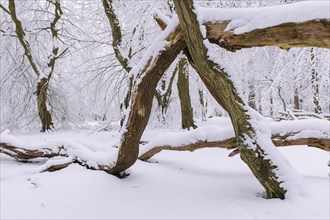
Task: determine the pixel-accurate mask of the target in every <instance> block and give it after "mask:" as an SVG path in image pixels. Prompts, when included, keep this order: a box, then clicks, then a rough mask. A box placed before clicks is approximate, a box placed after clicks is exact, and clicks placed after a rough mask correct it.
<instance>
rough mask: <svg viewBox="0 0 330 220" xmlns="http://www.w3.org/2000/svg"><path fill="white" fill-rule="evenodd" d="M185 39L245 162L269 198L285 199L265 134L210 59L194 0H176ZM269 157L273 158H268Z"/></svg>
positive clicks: (225, 75)
mask: <svg viewBox="0 0 330 220" xmlns="http://www.w3.org/2000/svg"><path fill="white" fill-rule="evenodd" d="M174 3H175V8H176V12H177V14H178V17H179V21H180V25H181V28H182V30H183V32H184V36H185V40H186V42H187V46H188V49H189V52H190V55H191V57H192V60H193V61H194V63H195V65H196V66H195V67H196V69H197V70H198V74H199V75H200V77H201V78H202V80H203V82H204V83H205V85H206V86H207V88H208V89H209V90H210V92H211V94H212V95H213V97H214V98H215V99H216V100H217V101H218V103H219V104H220V105H221V106H222V107H223V108H224V109H225V110H226V111H227V112H228V113H229V115H230V118H231V120H232V123H233V127H234V130H235V134H236V139H237V145H238V149H239V151H240V155H241V158H242V160H243V161H244V162H245V163H246V164H247V165H248V166H249V168H250V169H251V170H252V172H253V174H254V175H255V176H256V178H257V179H258V180H259V182H260V183H261V184H262V185H263V187H264V188H265V189H266V193H267V197H268V198H281V199H284V198H285V193H286V190H285V189H284V188H283V187H281V186H280V180H279V177H278V175H277V173H276V170H277V169H278V167H277V166H276V164H275V163H274V161H271V160H270V159H266V157H267V153H266V152H265V150H264V148H263V147H262V146H261V145H262V144H263V143H259V141H258V138H259V136H260V135H261V134H260V133H259V132H256V128H255V127H254V126H255V125H254V126H253V125H252V124H251V123H250V120H251V116H250V115H249V113H248V111H247V108H246V104H245V103H244V102H243V101H242V99H241V98H240V97H239V96H238V94H237V91H236V89H235V87H234V85H233V83H232V81H231V80H230V79H229V76H228V74H227V73H226V72H224V71H223V70H222V69H218V68H217V65H216V64H215V63H213V62H212V61H210V60H208V59H207V57H208V55H207V48H206V47H205V45H204V43H203V36H202V34H201V31H200V27H199V24H198V22H197V16H196V14H195V12H194V6H193V1H192V0H186V1H180V0H174ZM268 158H269V157H268Z"/></svg>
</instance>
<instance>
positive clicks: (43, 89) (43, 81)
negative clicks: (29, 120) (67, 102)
mask: <svg viewBox="0 0 330 220" xmlns="http://www.w3.org/2000/svg"><path fill="white" fill-rule="evenodd" d="M54 5H55V17H54V20H53V21H52V22H51V23H50V29H51V33H52V37H53V40H56V38H57V31H58V30H57V29H55V25H56V23H57V22H58V21H59V19H60V17H61V15H62V10H61V7H60V3H59V1H55V3H54ZM8 8H9V12H10V16H11V18H12V20H13V21H14V23H15V27H16V29H15V31H16V35H17V38H18V40H19V42H20V43H21V45H22V47H23V49H24V55H25V56H26V57H27V59H28V61H29V63H30V65H31V68H32V70H33V71H34V72H35V74H36V75H37V76H38V78H39V82H38V84H37V91H36V94H37V97H38V98H37V106H38V115H39V118H40V120H41V125H42V128H41V131H42V132H44V131H46V130H50V129H52V128H53V122H52V116H51V114H50V112H49V111H48V109H47V91H48V83H49V79H50V77H51V75H52V72H53V70H54V67H55V62H56V60H57V59H58V58H59V57H61V56H62V55H63V54H64V53H65V52H66V50H64V51H63V52H62V53H61V54H60V55H58V47H53V50H52V52H53V54H52V56H51V58H50V60H49V63H48V67H50V68H51V71H50V73H49V75H48V77H43V78H41V76H42V75H43V74H41V70H40V69H39V67H38V65H37V62H36V60H35V58H34V56H33V55H32V52H31V48H30V44H29V42H28V41H27V40H26V39H25V31H24V28H23V25H22V22H21V21H20V20H19V19H18V17H17V14H16V6H15V0H9V6H8Z"/></svg>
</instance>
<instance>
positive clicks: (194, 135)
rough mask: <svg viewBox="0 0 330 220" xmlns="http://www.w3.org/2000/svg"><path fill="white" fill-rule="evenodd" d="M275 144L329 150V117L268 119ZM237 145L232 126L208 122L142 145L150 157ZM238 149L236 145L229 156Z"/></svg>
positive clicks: (142, 155) (142, 153)
mask: <svg viewBox="0 0 330 220" xmlns="http://www.w3.org/2000/svg"><path fill="white" fill-rule="evenodd" d="M269 125H270V128H271V131H272V141H273V143H274V144H275V146H278V147H283V146H290V145H307V146H309V147H316V148H319V149H322V150H325V151H330V139H329V138H330V129H329V127H330V123H329V121H327V120H320V119H306V120H297V121H280V122H270V123H269ZM210 147H212V148H214V147H215V148H225V149H234V148H236V139H235V135H234V130H233V128H232V127H231V126H227V127H220V126H205V127H199V128H197V129H195V130H191V131H185V132H181V133H178V132H168V133H165V134H162V135H160V136H159V137H156V138H155V139H153V140H151V141H150V142H148V143H147V144H145V145H142V146H141V148H140V156H139V159H141V160H148V159H149V158H151V157H152V156H154V155H155V154H157V153H159V152H161V151H162V150H175V151H194V150H197V149H200V148H210ZM237 153H239V152H238V151H237V149H235V150H234V151H233V152H232V153H231V154H230V155H229V156H234V155H236V154H237Z"/></svg>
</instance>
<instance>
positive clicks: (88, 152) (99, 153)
mask: <svg viewBox="0 0 330 220" xmlns="http://www.w3.org/2000/svg"><path fill="white" fill-rule="evenodd" d="M9 133H10V132H9V130H6V131H4V132H3V133H1V135H0V140H1V141H0V153H3V154H6V155H8V156H10V157H13V158H15V159H16V160H18V161H22V162H28V161H29V160H31V159H36V158H51V159H50V160H49V161H48V162H46V164H44V165H43V166H42V167H40V168H39V169H38V170H39V171H40V172H41V171H54V170H58V169H62V168H65V167H67V166H68V165H69V164H71V163H78V164H80V165H82V166H85V167H87V168H89V169H93V170H104V171H107V169H108V168H109V167H111V166H112V164H110V162H111V161H115V160H116V157H117V149H115V148H112V147H110V146H108V147H104V146H99V145H96V144H95V143H88V142H84V143H78V141H72V140H69V139H57V140H49V141H44V142H40V141H38V142H37V141H36V142H26V141H23V140H21V139H20V138H17V137H15V136H13V135H10V134H9ZM87 145H88V146H87ZM60 159H61V160H60Z"/></svg>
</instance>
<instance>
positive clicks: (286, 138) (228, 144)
mask: <svg viewBox="0 0 330 220" xmlns="http://www.w3.org/2000/svg"><path fill="white" fill-rule="evenodd" d="M296 134H297V133H289V134H285V135H280V134H276V135H273V136H272V141H273V143H274V145H275V146H277V147H285V146H294V145H305V146H308V147H315V148H319V149H321V150H325V151H330V139H326V138H324V139H323V138H321V139H320V138H297V139H290V137H294V136H295V135H296ZM201 148H224V149H233V152H232V153H230V154H229V156H230V157H232V156H235V155H236V154H238V153H239V151H237V148H236V139H235V138H234V137H232V138H229V139H226V140H221V141H202V140H197V141H196V142H195V143H189V144H186V145H181V146H177V147H176V146H170V145H162V146H155V147H153V148H151V149H150V150H148V151H146V152H144V153H142V154H141V155H140V156H139V159H140V160H143V161H146V160H148V159H150V158H151V157H153V156H154V155H156V154H158V153H160V152H161V151H163V150H172V151H195V150H198V149H201Z"/></svg>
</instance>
